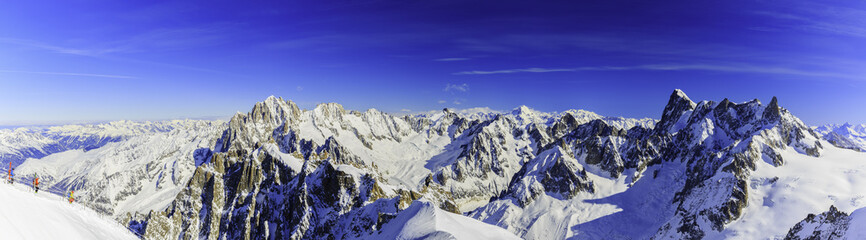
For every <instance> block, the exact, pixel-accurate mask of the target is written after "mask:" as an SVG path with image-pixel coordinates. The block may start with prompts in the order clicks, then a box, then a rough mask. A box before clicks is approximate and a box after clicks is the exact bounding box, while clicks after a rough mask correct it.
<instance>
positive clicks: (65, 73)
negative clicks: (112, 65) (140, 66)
mask: <svg viewBox="0 0 866 240" xmlns="http://www.w3.org/2000/svg"><path fill="white" fill-rule="evenodd" d="M0 72H3V73H25V74H41V75H61V76H78V77H98V78H117V79H135V78H136V77H132V76H124V75H109V74H93V73H69V72H34V71H17V70H0Z"/></svg>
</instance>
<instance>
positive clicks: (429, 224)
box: [368, 200, 520, 240]
mask: <svg viewBox="0 0 866 240" xmlns="http://www.w3.org/2000/svg"><path fill="white" fill-rule="evenodd" d="M368 239H429V240H438V239H443V240H444V239H472V240H483V239H496V240H506V239H520V238H518V237H517V236H515V235H514V234H512V233H510V232H508V231H506V230H505V229H502V228H498V227H496V226H493V225H489V224H485V223H483V222H480V221H478V220H475V219H472V218H469V217H466V216H463V215H459V214H454V213H450V212H447V211H445V210H442V209H439V208H438V207H436V206H434V204H432V203H430V202H425V201H423V200H422V201H415V202H413V203H412V205H411V206H409V207H408V208H406V209H405V210H403V211H400V213H399V214H397V216H396V217H394V219H392V220H391V221H389V222H388V223H387V224H385V225H383V227H382V230H381V231H380V232H379V233H378V234H377V235H373V236H370V237H368Z"/></svg>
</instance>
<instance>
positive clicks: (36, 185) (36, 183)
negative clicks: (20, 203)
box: [33, 174, 39, 193]
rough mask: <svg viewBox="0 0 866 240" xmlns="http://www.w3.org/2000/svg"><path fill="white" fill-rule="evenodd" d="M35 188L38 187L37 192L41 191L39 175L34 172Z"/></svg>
mask: <svg viewBox="0 0 866 240" xmlns="http://www.w3.org/2000/svg"><path fill="white" fill-rule="evenodd" d="M33 188H35V189H36V193H39V176H36V174H33Z"/></svg>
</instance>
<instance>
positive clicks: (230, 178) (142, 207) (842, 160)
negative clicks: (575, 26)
mask: <svg viewBox="0 0 866 240" xmlns="http://www.w3.org/2000/svg"><path fill="white" fill-rule="evenodd" d="M660 103H663V102H660ZM660 105H661V104H660ZM864 133H866V131H864V125H859V126H851V125H848V124H845V125H840V126H833V125H828V126H822V127H816V128H813V127H809V126H807V125H805V124H804V123H803V122H802V121H800V120H799V119H798V118H797V117H795V116H794V115H793V114H792V113H791V112H789V111H788V110H786V109H785V108H782V107H781V106H780V104H779V101H778V100H777V99H776V98H773V99H772V100H771V101H770V102H769V104H762V103H761V102H760V101H758V100H757V99H756V100H752V101H748V102H743V103H733V102H730V101H729V100H727V99H724V100H722V101H719V102H715V101H701V102H694V101H692V100H691V99H689V97H688V96H686V94H685V93H683V92H682V91H679V90H676V91H674V92H673V93H672V94H671V96H670V98H669V99H667V104H665V106H664V109H663V110H662V114H661V118H660V119H658V120H654V119H649V118H647V119H630V118H618V117H605V116H600V115H598V114H595V113H592V112H588V111H584V110H569V111H564V112H560V113H544V112H539V111H535V110H533V109H531V108H528V107H526V106H520V107H517V108H515V109H513V110H512V111H509V112H498V111H493V110H490V109H486V108H480V109H470V110H451V109H443V110H442V111H435V112H430V113H423V114H415V115H408V116H395V115H391V114H388V113H383V112H380V111H378V110H376V109H370V110H367V111H363V112H360V111H352V110H346V109H344V108H343V107H342V106H341V105H339V104H335V103H328V104H320V105H318V106H316V107H315V108H314V109H311V110H302V109H300V108H299V107H298V106H297V105H296V104H295V103H294V102H292V101H287V100H284V99H282V98H277V97H269V98H267V99H265V100H264V101H262V102H259V103H256V104H255V105H254V106H253V108H252V109H251V110H250V111H249V112H248V113H238V114H237V115H235V116H234V117H232V118H231V120H230V121H228V122H220V121H200V120H197V121H193V120H187V121H168V122H147V123H137V122H114V123H109V124H103V125H70V126H62V127H52V128H46V129H24V128H21V129H5V130H0V157H2V158H0V159H2V160H3V161H4V164H8V163H5V162H9V161H11V162H13V163H15V164H16V165H17V164H21V165H20V166H18V168H17V169H16V172H17V173H18V174H19V176H24V177H25V178H26V176H31V175H32V174H38V175H39V176H41V177H43V178H44V179H46V181H48V182H49V184H51V185H52V186H51V190H52V191H54V192H64V191H66V190H69V189H75V190H76V193H80V196H81V198H80V201H81V202H83V204H85V205H86V206H88V207H90V208H93V209H95V210H96V211H98V212H100V213H102V214H105V215H109V216H112V217H114V218H115V219H116V220H118V221H120V222H121V223H123V224H124V225H127V226H128V227H129V228H131V229H133V230H134V232H135V233H136V234H138V235H140V236H144V237H145V238H148V239H165V238H184V239H187V238H204V237H207V238H220V239H222V238H226V239H238V238H254V239H380V238H410V239H414V238H430V239H449V238H457V239H504V238H524V239H670V238H672V239H702V238H706V239H724V238H735V239H765V238H786V237H787V238H792V239H797V238H796V237H800V238H805V237H804V236H812V235H814V234H817V235H816V236H825V235H826V234H827V232H828V230H824V229H832V230H831V231H832V232H833V234H837V235H839V236H861V235H857V234H859V233H858V231H862V229H863V228H864V226H863V225H859V224H852V223H858V221H861V220H858V219H862V218H861V217H858V216H859V215H862V214H859V213H860V212H863V210H862V209H863V208H864V207H866V195H864V193H863V192H862V191H859V189H866V185H864V184H866V175H864V174H863V172H866V153H863V152H861V151H863V150H864V144H863V143H864V142H866V141H864V138H863V137H864V136H866V134H864ZM858 139H859V140H858ZM849 149H855V150H858V151H852V150H849ZM22 162H23V163H22ZM831 206H833V207H832V208H831ZM828 209H830V211H829V212H830V213H824V212H826V211H828ZM848 213H851V214H850V216H849V214H848ZM810 214H812V215H810ZM842 214H844V215H845V218H844V219H843V218H841V217H835V216H841V215H842ZM810 216H811V217H810ZM818 216H820V217H818ZM816 224H818V225H816ZM819 225H820V226H826V227H820V226H819ZM816 226H818V227H816ZM822 234H823V235H822Z"/></svg>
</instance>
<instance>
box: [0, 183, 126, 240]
mask: <svg viewBox="0 0 866 240" xmlns="http://www.w3.org/2000/svg"><path fill="white" fill-rule="evenodd" d="M0 238H2V239H112V240H114V239H138V238H137V237H136V236H135V235H133V234H132V233H131V232H130V231H128V230H126V228H124V227H123V226H122V225H120V224H118V223H116V222H114V221H111V220H109V219H107V218H104V217H102V216H100V215H99V214H98V213H96V212H94V211H93V210H90V209H88V208H85V207H83V206H81V205H78V204H77V203H73V204H69V202H65V201H64V199H63V198H61V197H58V196H56V195H52V194H49V193H45V192H40V193H38V194H36V193H33V192H32V191H30V189H29V187H26V186H24V185H21V184H15V185H10V184H6V183H3V184H0Z"/></svg>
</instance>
